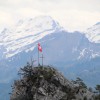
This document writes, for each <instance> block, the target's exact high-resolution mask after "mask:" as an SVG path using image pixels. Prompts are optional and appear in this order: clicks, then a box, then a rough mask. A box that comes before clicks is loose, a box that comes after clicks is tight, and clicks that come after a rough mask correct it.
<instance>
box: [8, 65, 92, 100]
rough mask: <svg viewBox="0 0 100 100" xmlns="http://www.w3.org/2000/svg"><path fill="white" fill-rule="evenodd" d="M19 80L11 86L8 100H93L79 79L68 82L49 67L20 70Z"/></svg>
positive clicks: (90, 93) (28, 67)
mask: <svg viewBox="0 0 100 100" xmlns="http://www.w3.org/2000/svg"><path fill="white" fill-rule="evenodd" d="M20 75H21V76H22V78H21V79H19V80H16V81H15V83H14V84H13V86H12V93H11V98H10V100H80V99H81V100H84V99H85V98H86V99H85V100H90V99H91V100H94V93H92V92H90V91H89V90H88V89H87V87H86V85H85V84H84V83H83V81H82V80H81V79H78V81H75V82H70V81H69V80H68V79H66V78H65V77H64V76H63V75H62V74H61V73H60V72H58V71H57V70H56V69H54V68H52V67H51V66H37V67H32V66H31V65H29V64H28V65H27V66H25V67H24V68H22V69H21V70H20Z"/></svg>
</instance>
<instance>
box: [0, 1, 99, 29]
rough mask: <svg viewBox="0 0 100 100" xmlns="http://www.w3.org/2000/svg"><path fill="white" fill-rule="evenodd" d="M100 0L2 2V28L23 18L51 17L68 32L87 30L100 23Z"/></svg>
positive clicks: (0, 14)
mask: <svg viewBox="0 0 100 100" xmlns="http://www.w3.org/2000/svg"><path fill="white" fill-rule="evenodd" d="M99 4H100V0H2V1H0V26H6V25H11V24H13V23H15V22H16V21H17V20H19V19H21V18H27V17H35V16H39V15H49V16H52V17H53V18H54V19H55V20H57V21H58V22H59V23H60V24H61V25H62V26H64V27H65V28H66V29H67V30H71V31H75V30H82V31H83V30H85V29H86V28H88V27H89V26H91V25H92V24H95V23H96V22H98V21H100V6H99Z"/></svg>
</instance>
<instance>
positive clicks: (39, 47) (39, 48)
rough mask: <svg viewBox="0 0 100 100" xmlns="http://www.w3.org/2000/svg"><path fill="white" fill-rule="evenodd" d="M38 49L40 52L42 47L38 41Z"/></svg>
mask: <svg viewBox="0 0 100 100" xmlns="http://www.w3.org/2000/svg"><path fill="white" fill-rule="evenodd" d="M38 50H39V51H40V52H42V47H41V45H40V43H38Z"/></svg>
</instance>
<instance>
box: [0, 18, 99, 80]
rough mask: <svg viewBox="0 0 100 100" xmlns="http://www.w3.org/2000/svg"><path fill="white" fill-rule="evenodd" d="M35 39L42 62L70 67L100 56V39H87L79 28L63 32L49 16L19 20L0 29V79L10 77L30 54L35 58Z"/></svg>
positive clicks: (28, 58)
mask: <svg viewBox="0 0 100 100" xmlns="http://www.w3.org/2000/svg"><path fill="white" fill-rule="evenodd" d="M38 42H40V43H41V45H42V47H43V54H44V56H45V60H44V63H45V64H53V65H54V66H58V67H70V68H71V67H72V66H74V65H75V64H76V63H79V62H85V61H89V60H91V59H93V58H96V57H100V44H99V43H91V42H89V40H88V39H87V38H86V37H85V35H84V34H82V33H80V32H77V31H76V32H73V33H70V32H66V31H65V30H64V29H63V28H62V27H60V25H59V24H58V23H57V22H56V21H54V20H53V19H52V18H51V17H48V16H40V17H36V18H34V19H26V20H20V21H19V22H18V23H17V24H16V25H15V26H14V27H12V28H11V29H4V30H3V31H2V32H1V33H0V56H1V58H0V61H1V62H2V63H0V73H1V76H0V82H8V81H9V80H11V79H13V78H14V77H15V76H16V73H17V70H19V68H20V66H24V64H25V63H26V62H27V61H29V60H30V57H31V56H34V58H35V59H37V47H36V46H37V43H38ZM76 69H77V68H76ZM80 69H81V68H80ZM3 70H4V71H3ZM85 70H88V67H87V69H85ZM12 72H13V73H12ZM6 76H7V77H6Z"/></svg>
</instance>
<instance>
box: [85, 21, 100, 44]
mask: <svg viewBox="0 0 100 100" xmlns="http://www.w3.org/2000/svg"><path fill="white" fill-rule="evenodd" d="M85 34H86V37H87V38H88V39H89V40H90V41H91V42H94V43H100V22H98V23H96V24H95V25H93V26H92V27H90V28H88V29H87V30H86V31H85Z"/></svg>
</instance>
